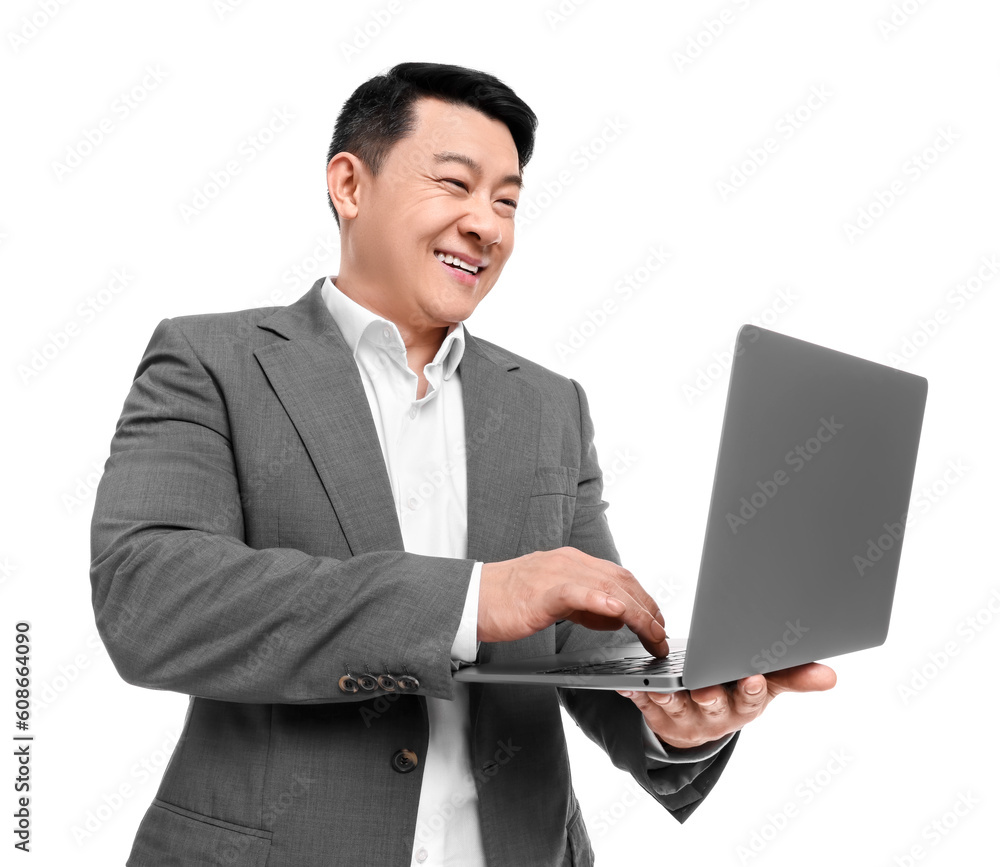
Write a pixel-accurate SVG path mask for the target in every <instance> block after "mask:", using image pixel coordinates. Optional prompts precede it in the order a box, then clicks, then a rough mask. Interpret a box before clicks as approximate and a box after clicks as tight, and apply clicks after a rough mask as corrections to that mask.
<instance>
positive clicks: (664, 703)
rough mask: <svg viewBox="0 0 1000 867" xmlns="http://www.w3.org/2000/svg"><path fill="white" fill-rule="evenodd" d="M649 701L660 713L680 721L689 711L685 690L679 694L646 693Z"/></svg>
mask: <svg viewBox="0 0 1000 867" xmlns="http://www.w3.org/2000/svg"><path fill="white" fill-rule="evenodd" d="M646 695H647V696H649V701H650V702H651V703H652V704H653V705H655V706H656V707H657V708H659V710H660V711H661V712H662V713H665V714H667V715H668V716H671V717H673V718H674V719H680V718H681V717H683V716H684V715H685V714H687V713H688V712H689V711H690V710H691V705H690V702H689V701H688V692H687V690H680V691H679V692H647V693H646Z"/></svg>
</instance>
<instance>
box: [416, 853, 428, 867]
mask: <svg viewBox="0 0 1000 867" xmlns="http://www.w3.org/2000/svg"><path fill="white" fill-rule="evenodd" d="M426 860H427V850H426V849H417V861H418V862H419V863H420V864H423V863H424V861H426Z"/></svg>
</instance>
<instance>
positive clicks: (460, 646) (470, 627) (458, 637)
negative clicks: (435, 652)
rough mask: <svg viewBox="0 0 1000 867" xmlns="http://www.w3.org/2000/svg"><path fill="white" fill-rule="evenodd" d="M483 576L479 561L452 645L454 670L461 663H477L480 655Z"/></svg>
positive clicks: (474, 567)
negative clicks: (480, 610)
mask: <svg viewBox="0 0 1000 867" xmlns="http://www.w3.org/2000/svg"><path fill="white" fill-rule="evenodd" d="M482 575H483V564H482V563H480V562H479V561H478V560H477V561H476V563H475V564H474V565H473V567H472V577H471V578H470V579H469V590H468V593H467V594H466V596H465V608H463V609H462V621H461V623H459V625H458V632H457V633H456V634H455V641H454V643H453V644H452V645H451V662H452V668H454V669H458V668H459V664H460V663H467V664H471V663H473V662H475V661H476V656H478V654H479V645H480V642H479V641H477V640H476V636H477V635H478V634H479V582H480V580H481V578H482Z"/></svg>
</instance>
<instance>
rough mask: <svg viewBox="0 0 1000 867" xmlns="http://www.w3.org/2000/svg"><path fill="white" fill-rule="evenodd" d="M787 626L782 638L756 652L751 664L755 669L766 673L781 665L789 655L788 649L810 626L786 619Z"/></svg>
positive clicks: (799, 621) (797, 641) (796, 642)
mask: <svg viewBox="0 0 1000 867" xmlns="http://www.w3.org/2000/svg"><path fill="white" fill-rule="evenodd" d="M785 626H786V627H787V628H786V629H785V631H784V632H783V633H782V634H781V638H779V639H778V640H777V641H775V642H774V643H773V644H772V645H771V646H770V647H762V648H761V649H760V652H759V653H756V654H754V656H753V658H752V659H751V660H750V664H751V665H752V666H753V668H754V670H755V671H759V672H760V673H761V674H764V673H765V672H768V671H773V670H774V669H775V668H777V667H778V666H780V665H781V660H782V659H784V658H785V656H787V655H788V651H789V650H790V649H791V648H793V647H795V645H796V644H798V643H799V639H800V638H801V637H802V636H803V635H805V634H806V633H807V632H808V631H809V627H808V626H803V625H802V621H801V620H798V619H796V621H795V622H794V623H792V621H791V620H786V621H785Z"/></svg>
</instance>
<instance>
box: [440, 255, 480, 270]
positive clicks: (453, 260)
mask: <svg viewBox="0 0 1000 867" xmlns="http://www.w3.org/2000/svg"><path fill="white" fill-rule="evenodd" d="M434 255H435V256H437V258H438V259H439V260H440V261H441V262H444V263H445V265H458V267H459V268H461V269H462V270H463V271H468V272H469V273H470V274H475V273H476V272H477V271H479V266H478V265H470V264H469V263H468V262H466V261H465V260H464V259H459V258H458V256H452V255H451V253H435V254H434Z"/></svg>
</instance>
